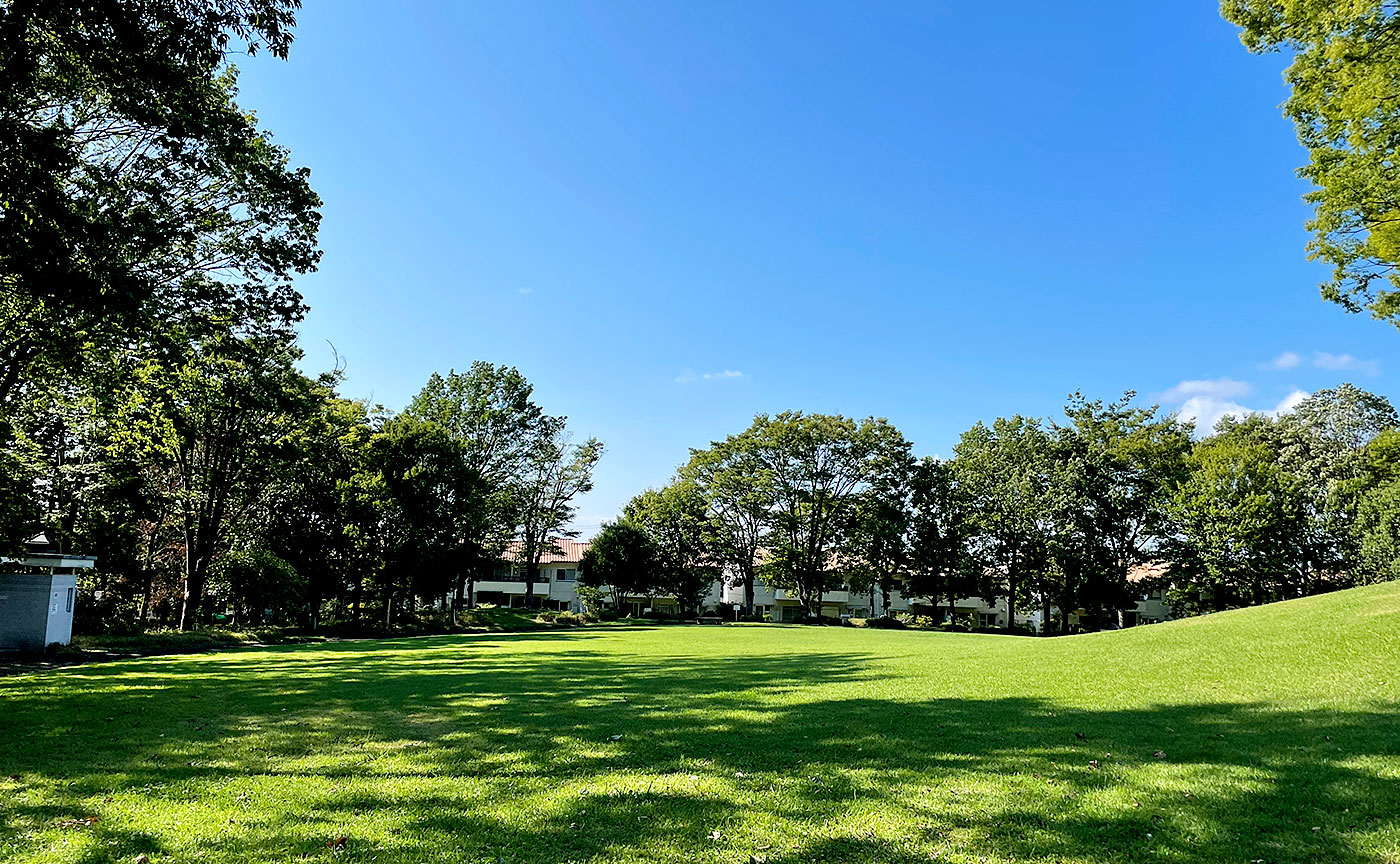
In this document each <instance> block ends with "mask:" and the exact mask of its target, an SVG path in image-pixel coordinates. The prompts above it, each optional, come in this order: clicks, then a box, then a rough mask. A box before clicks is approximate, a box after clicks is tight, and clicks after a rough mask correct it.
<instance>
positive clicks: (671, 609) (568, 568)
mask: <svg viewBox="0 0 1400 864" xmlns="http://www.w3.org/2000/svg"><path fill="white" fill-rule="evenodd" d="M555 543H556V544H557V546H558V547H559V551H558V552H557V553H556V552H550V553H546V554H545V555H544V556H543V557H542V558H541V559H540V568H539V572H538V575H537V576H536V578H535V586H534V595H535V597H536V598H538V599H537V603H536V605H537V607H539V608H544V609H558V610H571V611H575V612H581V611H583V604H582V603H580V602H579V598H578V566H579V562H580V561H581V560H582V559H583V553H584V552H586V551H587V550H588V543H587V542H580V541H577V540H556V541H555ZM513 552H514V550H512V551H508V552H507V553H506V558H507V560H506V561H505V562H503V563H502V565H501V566H500V567H499V568H497V571H496V573H495V575H494V576H493V577H492V578H491V579H489V580H481V581H478V582H477V583H476V598H475V599H476V602H477V603H493V604H495V605H497V606H515V607H523V606H525V576H524V572H523V568H521V567H520V566H519V565H518V564H515V563H513V561H512V560H511V559H512V557H513ZM1164 566H1165V565H1159V564H1153V565H1145V566H1144V567H1139V568H1137V569H1135V570H1134V571H1133V572H1132V573H1131V574H1129V577H1128V579H1129V582H1131V583H1133V584H1135V585H1136V584H1139V583H1142V582H1144V581H1145V580H1150V579H1151V578H1152V577H1155V576H1159V575H1160V574H1161V572H1162V571H1163V569H1164ZM604 600H605V602H608V603H611V602H612V598H611V597H609V596H607V595H606V594H605V595H604ZM743 603H744V586H743V585H742V584H739V583H735V584H722V583H721V582H720V581H718V580H717V581H716V582H715V583H714V584H713V585H711V586H710V591H709V593H708V594H707V595H706V597H705V599H704V601H703V603H702V607H703V608H704V609H705V610H706V611H719V612H720V613H728V614H733V613H734V612H736V611H737V610H740V609H742V608H743ZM615 605H617V606H618V608H619V611H621V612H622V613H623V614H629V615H634V616H638V617H640V616H642V615H645V614H647V613H648V612H651V611H656V612H660V613H661V614H663V615H665V614H669V615H675V614H678V613H679V611H680V606H679V603H678V602H677V600H676V598H675V597H671V596H667V595H658V596H652V597H646V596H640V595H636V596H633V595H629V596H626V597H623V598H622V600H621V603H618V604H615ZM954 608H955V609H956V610H957V615H956V619H957V621H958V623H963V624H969V625H972V626H976V627H986V628H1002V627H1006V626H1007V603H1006V600H1005V599H1004V598H1003V599H999V600H994V601H989V600H985V599H983V598H981V597H960V598H958V599H957V600H956V601H954ZM800 610H801V604H800V603H799V602H798V599H797V594H796V592H793V591H788V590H786V589H783V588H772V587H770V586H768V585H765V584H763V583H762V582H761V581H759V582H757V583H756V584H755V586H754V611H755V612H756V613H758V614H759V615H761V616H762V617H763V618H764V619H765V620H768V621H774V622H778V623H781V622H785V621H795V620H797V618H798V616H799V613H800ZM897 612H903V613H909V614H913V615H923V616H927V617H929V618H932V619H933V620H934V621H935V622H939V623H942V622H945V621H947V620H948V602H947V599H946V598H944V599H940V600H938V601H936V602H935V601H932V600H930V599H929V598H927V597H918V596H910V597H905V596H904V595H903V593H901V591H900V590H899V587H895V588H893V589H891V591H890V594H889V605H888V607H886V605H885V597H884V595H883V593H882V592H881V591H879V589H878V588H877V589H876V591H875V592H874V596H871V593H870V591H868V590H856V591H852V590H850V588H849V586H846V585H839V586H838V587H836V588H835V589H833V590H831V591H827V592H826V593H824V594H822V597H821V614H822V615H823V616H826V617H828V618H843V617H850V618H869V617H879V616H881V615H890V614H894V613H897ZM1069 614H1070V616H1071V618H1070V623H1071V626H1073V625H1074V624H1075V623H1076V620H1077V616H1078V615H1079V614H1082V613H1080V612H1079V610H1071V611H1070V613H1069ZM1170 617H1171V607H1169V606H1167V605H1166V604H1165V603H1164V602H1163V600H1162V592H1161V591H1160V590H1156V589H1151V590H1144V592H1143V596H1142V598H1140V599H1139V601H1138V604H1137V606H1136V608H1134V609H1132V610H1127V611H1125V612H1124V613H1123V615H1122V623H1123V626H1128V627H1131V626H1133V625H1135V624H1150V623H1155V622H1157V621H1165V620H1167V619H1169V618H1170ZM1043 618H1044V612H1043V610H1041V609H1019V610H1017V614H1016V624H1017V625H1018V626H1020V627H1026V628H1029V629H1032V630H1035V631H1036V632H1039V631H1040V630H1041V628H1042V626H1043V623H1044V622H1043Z"/></svg>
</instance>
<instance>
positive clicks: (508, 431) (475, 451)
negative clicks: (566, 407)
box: [404, 361, 549, 609]
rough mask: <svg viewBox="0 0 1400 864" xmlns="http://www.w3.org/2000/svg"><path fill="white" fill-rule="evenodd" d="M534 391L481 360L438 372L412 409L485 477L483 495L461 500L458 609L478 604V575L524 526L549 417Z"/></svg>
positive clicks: (510, 370) (467, 466)
mask: <svg viewBox="0 0 1400 864" xmlns="http://www.w3.org/2000/svg"><path fill="white" fill-rule="evenodd" d="M533 390H534V388H533V387H532V386H531V385H530V383H529V382H528V381H527V380H525V376H524V375H521V374H520V372H519V371H518V370H517V369H515V368H514V367H507V366H495V365H492V364H490V363H485V362H481V361H478V362H476V363H473V364H472V366H471V369H470V370H468V371H467V372H465V373H458V372H456V371H455V370H454V371H451V372H449V373H448V374H447V376H446V377H443V376H441V375H438V374H436V373H434V374H433V375H432V377H431V378H429V379H428V383H427V385H426V386H424V388H423V389H422V391H420V392H419V394H418V395H417V396H416V397H414V399H413V401H412V402H411V403H410V404H409V406H408V408H407V409H405V411H404V413H405V415H407V416H410V417H414V418H417V419H419V420H421V421H423V422H426V423H431V424H434V425H436V426H437V427H439V428H440V429H442V430H443V431H444V432H445V434H447V435H448V436H449V437H450V438H451V439H452V440H454V441H456V442H458V444H459V445H460V450H461V456H462V459H463V465H462V468H463V469H464V470H466V471H468V472H471V473H472V474H474V475H475V476H476V477H477V478H478V479H479V489H478V490H477V492H476V494H474V495H473V496H471V497H465V498H462V499H458V500H454V502H453V504H454V505H455V506H454V522H455V523H456V532H457V535H458V537H459V538H460V543H459V551H458V553H457V554H456V555H454V560H453V561H452V562H451V569H452V571H453V573H454V574H455V576H456V585H455V589H454V590H455V596H454V609H455V608H460V606H461V605H462V604H463V603H464V602H470V598H471V597H472V595H473V593H474V591H473V584H474V582H475V580H476V579H477V578H480V577H482V576H484V575H487V574H489V573H490V571H491V570H492V569H494V567H495V566H496V563H497V562H498V561H500V560H501V556H502V554H503V553H504V552H505V550H506V547H507V545H508V544H509V542H510V539H511V534H512V531H513V529H514V528H515V526H516V524H517V519H516V516H517V514H516V510H517V507H518V505H519V496H520V493H521V492H522V489H521V486H520V481H521V480H522V479H523V478H524V477H525V475H526V474H527V472H528V471H529V469H530V468H531V464H532V463H531V459H532V457H533V455H534V454H533V453H532V447H533V446H535V445H536V444H538V442H539V436H540V435H541V434H542V433H543V432H544V431H545V430H544V426H545V425H546V423H547V422H548V420H549V418H546V417H545V416H544V413H543V412H542V411H541V410H540V407H539V406H538V405H536V404H535V403H534V401H532V395H533Z"/></svg>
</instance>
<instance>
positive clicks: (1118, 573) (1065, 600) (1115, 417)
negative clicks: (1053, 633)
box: [1042, 393, 1191, 627]
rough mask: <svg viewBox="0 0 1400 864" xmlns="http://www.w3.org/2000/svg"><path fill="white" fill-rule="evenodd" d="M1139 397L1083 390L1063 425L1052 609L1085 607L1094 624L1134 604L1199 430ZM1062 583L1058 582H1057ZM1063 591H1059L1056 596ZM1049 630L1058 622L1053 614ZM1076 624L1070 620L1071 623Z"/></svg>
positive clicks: (1046, 589) (1046, 588) (1055, 484)
mask: <svg viewBox="0 0 1400 864" xmlns="http://www.w3.org/2000/svg"><path fill="white" fill-rule="evenodd" d="M1133 395H1134V394H1132V393H1127V394H1125V395H1124V397H1123V398H1122V399H1119V400H1116V401H1114V402H1109V403H1105V402H1103V401H1102V400H1089V399H1086V398H1085V397H1083V396H1082V395H1080V394H1078V393H1075V394H1073V395H1072V396H1071V397H1070V402H1069V404H1068V405H1067V406H1065V416H1066V418H1067V422H1066V423H1064V424H1063V425H1060V424H1054V425H1053V426H1052V429H1051V435H1052V439H1053V443H1052V446H1053V460H1054V461H1053V464H1052V466H1051V467H1050V477H1051V489H1050V494H1049V496H1048V498H1047V503H1048V505H1049V508H1050V512H1049V514H1048V515H1049V521H1050V523H1051V528H1050V535H1051V538H1050V550H1049V551H1050V557H1051V559H1052V560H1053V562H1054V565H1055V566H1054V567H1052V568H1047V574H1046V575H1047V576H1048V577H1049V578H1048V579H1046V580H1044V581H1045V584H1044V585H1043V586H1042V599H1043V600H1044V601H1045V602H1046V606H1047V609H1048V606H1049V604H1050V601H1051V600H1054V602H1055V603H1056V605H1058V606H1059V607H1060V609H1061V610H1062V612H1063V611H1067V610H1069V609H1073V608H1084V609H1085V610H1086V611H1087V612H1088V615H1089V624H1090V625H1091V626H1095V627H1097V626H1102V625H1103V624H1105V623H1108V622H1107V620H1106V616H1107V615H1111V614H1113V613H1114V612H1116V611H1118V610H1121V609H1123V608H1126V607H1128V606H1129V605H1130V604H1131V603H1132V602H1133V600H1132V597H1131V596H1130V592H1129V588H1128V583H1127V578H1128V572H1129V571H1130V570H1131V569H1132V568H1133V567H1134V566H1135V565H1138V564H1141V563H1143V562H1145V561H1147V560H1148V558H1149V557H1150V556H1151V554H1152V552H1153V551H1154V549H1155V545H1156V541H1157V539H1158V538H1160V537H1162V536H1164V534H1165V532H1166V531H1167V530H1168V529H1167V516H1166V505H1167V501H1168V498H1169V496H1170V493H1171V490H1172V489H1173V488H1175V486H1176V485H1177V484H1178V483H1179V482H1180V480H1181V479H1182V477H1183V476H1184V474H1185V470H1186V456H1187V454H1188V453H1189V452H1190V449H1191V429H1190V428H1189V427H1188V426H1185V425H1183V424H1181V423H1179V422H1177V420H1176V419H1175V418H1174V417H1159V416H1158V415H1157V410H1156V407H1155V406H1153V407H1151V408H1138V407H1134V406H1133V405H1132V404H1131V401H1132V397H1133ZM1057 581H1058V582H1059V584H1058V585H1056V584H1055V583H1056V582H1057ZM1056 589H1058V590H1056ZM1046 623H1047V625H1048V618H1047V622H1046ZM1065 624H1066V619H1065V618H1063V617H1062V619H1061V625H1062V626H1064V625H1065Z"/></svg>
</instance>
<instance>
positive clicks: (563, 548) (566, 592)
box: [476, 540, 722, 617]
mask: <svg viewBox="0 0 1400 864" xmlns="http://www.w3.org/2000/svg"><path fill="white" fill-rule="evenodd" d="M554 542H555V545H557V546H558V547H559V551H558V552H546V553H545V554H544V556H543V557H541V558H540V568H539V571H538V572H537V574H536V576H535V585H534V596H535V597H536V598H538V600H537V603H536V605H537V607H538V608H544V609H558V610H561V611H563V610H569V611H573V612H582V611H583V604H582V603H581V602H580V601H579V599H578V565H579V562H580V561H581V560H583V553H584V552H586V551H588V543H587V542H579V541H577V540H555V541H554ZM516 552H517V549H516V548H515V547H513V548H511V549H510V550H508V551H507V552H506V560H505V561H503V562H502V563H501V566H500V567H498V568H496V573H495V574H494V575H493V577H492V578H491V579H489V580H479V581H478V582H477V583H476V602H477V603H494V604H495V605H497V606H517V607H523V606H524V605H525V572H524V568H523V567H521V566H520V565H519V564H518V563H516V562H515V561H514V557H515V554H516ZM605 600H606V601H607V602H609V603H611V602H612V598H611V597H610V596H607V594H606V592H605ZM721 602H722V598H721V587H720V583H719V582H718V581H716V582H715V584H713V585H711V586H710V590H709V593H708V594H706V596H705V599H704V600H703V601H702V603H701V606H702V607H703V608H705V609H713V608H717V607H718V606H719V605H720V603H721ZM617 605H618V606H619V609H620V611H622V612H623V613H624V614H630V615H635V616H638V617H640V616H642V615H645V614H647V613H648V612H651V611H656V612H660V613H661V614H663V615H665V614H669V615H675V614H678V613H679V612H680V603H679V602H678V601H677V600H676V598H675V597H672V596H668V595H665V594H660V595H654V596H650V597H647V596H641V595H628V596H626V597H623V598H622V602H621V604H617Z"/></svg>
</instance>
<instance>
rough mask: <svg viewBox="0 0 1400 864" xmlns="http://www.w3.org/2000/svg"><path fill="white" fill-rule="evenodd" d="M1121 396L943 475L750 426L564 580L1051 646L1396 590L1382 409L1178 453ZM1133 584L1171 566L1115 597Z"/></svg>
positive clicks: (706, 455)
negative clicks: (1070, 637)
mask: <svg viewBox="0 0 1400 864" xmlns="http://www.w3.org/2000/svg"><path fill="white" fill-rule="evenodd" d="M1132 395H1133V394H1131V393H1129V394H1127V395H1126V396H1125V397H1124V398H1123V399H1121V400H1119V401H1116V402H1111V403H1105V402H1102V401H1090V400H1088V399H1085V398H1084V397H1082V396H1080V395H1078V394H1075V395H1074V396H1073V397H1071V399H1070V401H1069V404H1068V405H1067V406H1066V408H1065V416H1064V418H1063V420H1059V421H1043V420H1039V419H1035V418H1028V417H1022V416H1015V417H1011V418H1002V419H998V420H996V421H995V422H993V423H992V424H991V425H990V426H988V425H983V424H981V423H979V424H978V425H976V426H974V427H973V428H971V429H969V430H968V431H967V432H965V433H963V435H962V437H961V440H959V442H958V444H957V445H956V446H955V447H954V455H953V458H951V459H943V460H940V459H936V458H932V457H925V458H922V459H919V458H916V457H915V456H914V455H913V453H912V449H911V447H910V445H909V442H907V441H906V440H905V439H904V437H903V436H902V435H901V434H900V433H899V431H898V430H896V429H895V428H894V427H892V426H891V425H890V424H889V423H887V422H886V421H884V420H877V419H867V420H863V421H854V420H851V419H848V418H845V417H839V416H827V415H810V414H803V413H786V414H781V415H778V416H776V417H768V416H760V417H758V418H757V419H756V420H755V421H754V424H753V425H752V426H751V427H750V428H749V429H747V430H745V431H744V432H741V433H739V434H737V435H733V436H730V437H729V438H726V439H725V440H723V441H719V442H715V443H713V444H712V445H711V446H710V447H708V448H706V449H703V450H695V451H692V453H691V458H690V461H689V462H688V463H686V464H685V465H684V466H682V467H681V469H680V470H679V471H678V472H677V475H676V477H675V479H674V480H673V481H672V482H671V483H670V484H669V485H667V486H665V487H663V488H661V489H653V490H648V491H646V492H644V493H642V494H641V495H639V496H637V497H636V498H634V499H633V500H632V501H631V502H630V503H629V504H628V505H627V507H626V508H625V510H624V512H623V514H622V515H621V517H620V518H619V519H618V520H617V521H616V522H613V523H609V524H607V525H605V526H604V527H603V530H602V532H601V533H600V535H599V537H598V538H597V540H596V541H595V542H594V544H593V547H592V548H591V549H590V550H589V552H588V554H587V555H586V556H585V558H584V561H583V566H582V573H581V578H583V580H584V581H585V582H586V583H588V584H591V585H593V586H595V587H599V588H610V589H612V590H613V591H615V592H622V593H627V594H640V595H656V594H665V595H669V596H675V597H677V598H678V599H679V600H680V602H681V605H682V607H683V608H684V607H694V606H695V605H697V604H698V603H699V602H700V598H701V597H702V596H703V595H704V592H705V590H706V589H707V587H708V586H709V585H710V584H711V583H712V580H713V578H714V577H715V575H716V574H719V573H724V574H727V578H729V579H731V580H732V581H734V582H736V583H742V585H743V586H744V606H745V611H746V612H747V613H748V614H749V615H752V614H753V611H754V610H753V603H754V581H755V578H761V579H762V580H763V581H764V582H765V583H767V584H768V585H771V586H773V587H776V588H784V589H787V590H789V591H792V592H794V593H795V594H796V595H797V596H798V597H799V598H800V602H801V605H802V606H803V608H804V609H805V610H806V612H807V615H808V616H809V617H813V618H814V617H815V616H816V615H817V614H818V612H819V609H820V606H819V604H820V597H821V594H822V593H823V592H825V591H831V590H837V589H841V588H846V587H847V586H849V588H850V589H851V590H853V591H858V592H867V593H869V594H870V595H871V597H872V601H873V602H872V607H873V608H878V609H886V608H888V606H889V595H890V592H891V590H893V589H895V588H896V587H898V589H899V590H900V591H901V592H902V593H903V595H904V596H905V597H906V598H908V597H921V598H924V599H925V600H926V601H927V602H928V603H930V604H931V605H933V606H935V607H938V608H942V609H951V608H952V607H953V606H954V601H955V600H956V599H957V598H959V597H971V596H977V597H982V598H986V599H994V598H995V599H1006V600H1007V601H1008V603H1009V606H1010V612H1011V614H1010V615H1009V616H1008V620H1009V622H1014V621H1015V617H1016V615H1017V614H1019V613H1023V612H1024V611H1025V610H1028V609H1040V610H1043V611H1044V612H1045V617H1044V620H1046V621H1049V622H1050V627H1051V629H1052V630H1058V631H1060V632H1064V631H1066V630H1068V629H1069V627H1070V626H1071V621H1070V618H1069V617H1068V616H1066V615H1064V614H1061V613H1060V612H1059V611H1056V610H1069V611H1074V612H1079V610H1082V612H1080V613H1079V615H1078V618H1077V622H1076V624H1075V626H1076V627H1082V628H1089V629H1094V628H1100V627H1105V626H1114V625H1115V624H1116V623H1117V622H1118V621H1119V618H1118V614H1119V612H1120V611H1122V610H1127V609H1132V608H1133V607H1134V606H1135V604H1136V602H1137V600H1138V599H1140V598H1141V597H1142V596H1143V594H1144V592H1145V591H1148V590H1164V591H1165V594H1166V599H1167V600H1168V602H1169V603H1170V604H1171V605H1172V607H1173V610H1174V614H1177V615H1189V614H1194V613H1200V612H1208V611H1215V610H1219V609H1224V608H1228V607H1232V606H1241V605H1249V604H1257V603H1266V602H1270V601H1274V600H1282V599H1286V598H1289V597H1299V596H1303V595H1307V594H1314V593H1318V592H1322V591H1330V590H1335V589H1338V588H1345V587H1348V586H1351V585H1355V584H1358V583H1362V582H1369V581H1374V580H1380V579H1388V578H1394V577H1395V576H1397V575H1400V483H1397V480H1400V430H1397V428H1396V425H1397V421H1396V413H1395V410H1394V409H1393V408H1392V407H1391V405H1390V403H1389V402H1388V401H1386V400H1385V399H1384V398H1382V397H1380V396H1376V395H1374V394H1371V393H1367V392H1365V391H1363V390H1360V389H1358V388H1356V387H1354V386H1352V385H1350V384H1346V385H1342V386H1341V387H1338V388H1335V389H1331V390H1322V391H1319V392H1317V393H1315V394H1313V395H1312V396H1310V397H1309V398H1307V399H1306V400H1304V401H1303V402H1302V403H1301V404H1300V405H1298V406H1297V408H1296V409H1295V410H1293V411H1292V412H1290V413H1287V414H1283V415H1281V416H1269V415H1263V414H1258V415H1254V416H1250V417H1247V418H1244V419H1233V418H1227V419H1226V420H1224V421H1222V422H1221V423H1220V425H1219V426H1218V427H1217V429H1216V430H1215V432H1214V434H1212V435H1210V436H1209V437H1207V438H1205V439H1204V440H1200V441H1195V440H1193V432H1194V428H1193V426H1192V425H1191V424H1189V423H1185V422H1182V421H1180V420H1179V419H1178V418H1176V417H1174V416H1170V415H1163V414H1161V412H1159V411H1158V409H1157V408H1156V407H1155V406H1154V407H1151V408H1139V407H1135V406H1133V405H1132V404H1131V399H1132ZM1149 563H1155V564H1162V565H1166V566H1165V567H1158V568H1153V576H1152V578H1150V579H1149V580H1148V581H1146V582H1142V581H1136V580H1130V579H1129V574H1130V572H1131V571H1133V570H1134V569H1135V568H1138V567H1139V565H1144V564H1149ZM881 595H883V597H882V598H881ZM877 600H879V601H881V602H874V601H877Z"/></svg>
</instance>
